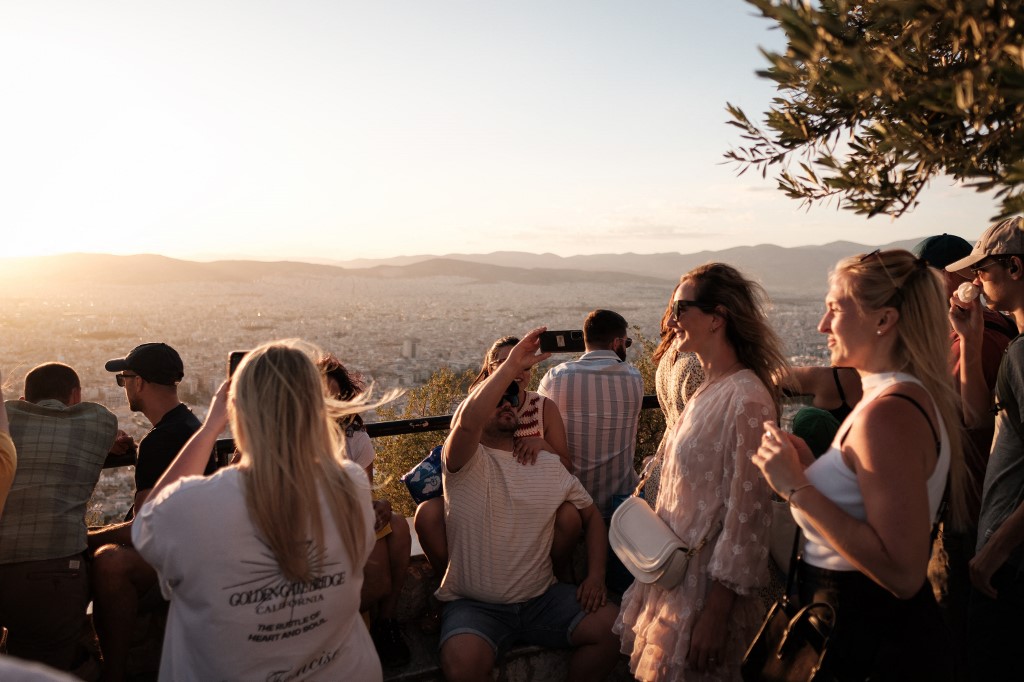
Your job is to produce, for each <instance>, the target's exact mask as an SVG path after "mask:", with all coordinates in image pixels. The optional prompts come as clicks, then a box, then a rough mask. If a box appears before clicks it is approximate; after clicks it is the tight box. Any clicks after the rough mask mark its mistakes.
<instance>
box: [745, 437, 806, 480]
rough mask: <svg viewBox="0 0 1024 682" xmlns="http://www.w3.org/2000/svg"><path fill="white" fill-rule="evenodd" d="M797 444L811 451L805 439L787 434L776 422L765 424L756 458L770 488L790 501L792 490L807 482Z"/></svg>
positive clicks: (754, 459) (755, 462)
mask: <svg viewBox="0 0 1024 682" xmlns="http://www.w3.org/2000/svg"><path fill="white" fill-rule="evenodd" d="M796 441H799V444H800V445H802V446H803V447H804V448H807V444H806V443H804V442H803V441H802V440H801V439H799V438H797V437H796V436H792V435H790V434H788V433H786V432H785V431H783V430H782V429H780V428H779V427H778V426H776V425H775V424H774V423H773V422H765V423H764V435H763V436H762V437H761V447H759V448H758V449H757V452H756V453H754V457H753V459H752V461H753V462H754V464H756V465H757V468H758V469H760V470H761V473H762V474H764V478H765V480H766V481H768V485H770V486H771V487H772V489H773V490H774V491H775V492H776V493H778V494H779V495H780V496H781V497H782V498H783V499H786V496H787V493H788V492H789V491H790V490H793V489H795V488H799V487H800V486H802V485H804V484H805V483H807V476H806V475H804V468H805V467H804V465H803V463H802V462H801V461H800V453H799V452H798V451H797V443H796Z"/></svg>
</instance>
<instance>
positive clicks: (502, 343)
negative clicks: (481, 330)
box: [469, 336, 519, 391]
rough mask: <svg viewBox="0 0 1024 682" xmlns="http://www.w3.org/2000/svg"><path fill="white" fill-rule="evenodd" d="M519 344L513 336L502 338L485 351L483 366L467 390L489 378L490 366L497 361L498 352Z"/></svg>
mask: <svg viewBox="0 0 1024 682" xmlns="http://www.w3.org/2000/svg"><path fill="white" fill-rule="evenodd" d="M517 343H519V338H518V337H515V336H503V337H501V338H500V339H498V340H497V341H495V342H494V343H492V344H491V347H490V348H488V349H487V353H485V354H484V364H483V365H481V366H480V373H479V374H477V375H476V378H475V379H473V382H472V383H471V384H470V385H469V390H470V391H472V390H473V389H474V388H475V387H476V386H477V384H479V383H481V382H482V381H483V380H484V379H486V378H487V377H489V376H491V365H493V364H494V363H495V362H496V361H497V360H498V351H499V350H501V349H502V348H506V347H510V346H514V345H516V344H517Z"/></svg>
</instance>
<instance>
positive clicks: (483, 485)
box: [436, 445, 593, 604]
mask: <svg viewBox="0 0 1024 682" xmlns="http://www.w3.org/2000/svg"><path fill="white" fill-rule="evenodd" d="M442 479H443V481H444V511H445V520H446V527H447V531H448V555H449V560H448V571H447V572H446V573H445V574H444V579H443V580H442V581H441V587H440V589H438V590H437V593H436V596H437V598H438V599H440V600H441V601H452V600H455V599H459V598H467V599H475V600H477V601H482V602H487V603H489V604H516V603H518V602H523V601H526V600H527V599H532V598H533V597H536V596H539V595H541V594H543V593H544V592H545V591H546V590H547V589H548V588H549V587H551V585H552V584H553V583H554V582H555V575H554V572H553V571H552V569H551V542H552V540H553V539H554V532H555V510H557V509H558V507H559V505H561V504H562V503H563V502H572V504H573V505H574V506H575V507H576V508H577V509H583V508H585V507H589V506H590V505H591V504H593V500H592V499H590V495H588V494H587V491H586V490H584V489H583V486H582V485H581V484H580V482H579V480H578V479H577V478H576V477H575V476H573V475H572V474H570V473H569V472H568V471H566V470H565V467H563V466H562V463H561V461H560V460H559V459H558V457H557V456H556V455H553V454H551V453H550V452H544V451H541V452H540V453H539V454H538V455H537V462H536V463H535V464H525V465H524V464H520V463H519V462H517V461H516V459H515V457H514V456H513V455H512V453H511V452H509V451H507V450H497V449H494V448H489V447H485V446H483V445H480V446H479V447H478V448H477V451H476V454H475V455H473V457H472V458H471V459H470V460H469V462H467V463H466V465H465V466H463V467H462V468H461V469H459V470H458V471H457V472H454V473H453V472H450V471H448V467H447V466H445V467H443V473H442Z"/></svg>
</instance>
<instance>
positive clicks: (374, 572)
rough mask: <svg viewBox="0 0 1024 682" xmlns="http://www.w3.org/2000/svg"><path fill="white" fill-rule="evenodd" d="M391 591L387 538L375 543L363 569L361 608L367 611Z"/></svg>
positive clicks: (360, 594)
mask: <svg viewBox="0 0 1024 682" xmlns="http://www.w3.org/2000/svg"><path fill="white" fill-rule="evenodd" d="M390 591H391V567H390V566H389V565H388V546H387V538H381V539H380V540H377V541H376V542H375V543H374V544H373V549H372V550H371V551H370V558H369V559H367V560H366V567H365V568H364V569H363V589H362V591H361V592H360V593H359V610H360V611H366V610H368V609H370V607H372V606H373V605H374V604H375V603H376V602H378V601H380V600H381V599H383V598H385V597H386V596H387V595H388V592H390Z"/></svg>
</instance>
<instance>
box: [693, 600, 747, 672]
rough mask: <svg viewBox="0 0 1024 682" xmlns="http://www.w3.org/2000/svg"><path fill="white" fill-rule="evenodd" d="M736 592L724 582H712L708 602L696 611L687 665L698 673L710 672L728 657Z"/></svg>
mask: <svg viewBox="0 0 1024 682" xmlns="http://www.w3.org/2000/svg"><path fill="white" fill-rule="evenodd" d="M735 600H736V593H735V592H733V591H732V590H730V589H728V588H727V587H723V586H722V584H721V583H718V582H716V581H712V582H711V591H710V592H708V599H707V602H705V604H704V608H703V610H701V612H700V613H698V614H697V620H696V622H695V623H694V624H693V632H692V633H691V634H690V650H689V651H688V652H687V654H686V664H687V665H688V666H689V667H690V669H691V670H696V671H697V672H699V673H705V672H711V671H713V670H715V669H716V668H718V666H719V665H721V664H722V663H723V662H724V659H725V641H726V639H727V637H728V634H729V614H730V613H731V612H732V606H733V603H734V602H735Z"/></svg>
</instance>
